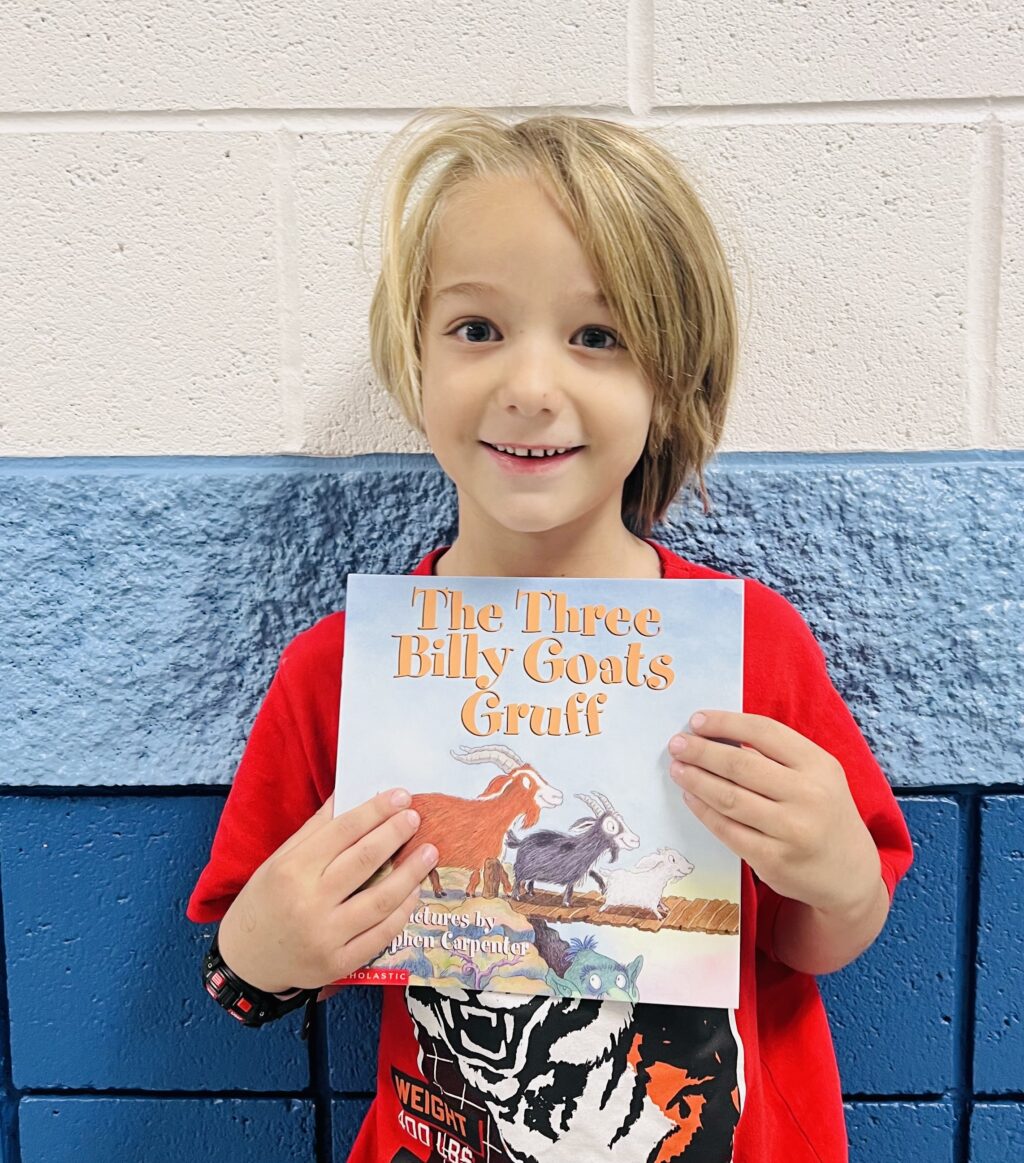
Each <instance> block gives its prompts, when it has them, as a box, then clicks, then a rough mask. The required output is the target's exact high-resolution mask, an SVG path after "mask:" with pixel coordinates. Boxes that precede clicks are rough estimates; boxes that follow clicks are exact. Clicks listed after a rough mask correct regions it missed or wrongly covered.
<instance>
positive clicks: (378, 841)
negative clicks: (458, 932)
mask: <svg viewBox="0 0 1024 1163" xmlns="http://www.w3.org/2000/svg"><path fill="white" fill-rule="evenodd" d="M409 802H410V800H409V795H408V793H407V792H400V790H399V789H396V790H392V791H386V792H381V793H380V794H379V795H376V796H374V797H373V799H371V800H367V801H366V803H364V804H360V805H359V806H358V807H355V808H352V809H351V811H348V812H342V814H341V815H339V816H338V817H337V818H335V817H334V816H333V815H332V813H333V811H334V796H333V795H332V796H330V797H329V799H328V800H327V802H326V803H325V804H324V805H323V807H321V808H320V810H319V811H318V812H317V813H316V814H315V815H314V816H312V817H311V818H310V819H309V820H307V821H306V823H305V824H303V825H302V827H301V828H300V829H299V830H298V831H297V832H296V833H295V834H294V835H293V836H290V837H289V838H288V839H287V840H286V841H285V842H284V843H283V844H282V845H281V847H280V848H278V849H277V851H276V852H274V853H272V854H271V855H270V856H268V857H267V859H266V860H265V861H264V862H263V863H262V864H261V865H260V866H259V868H257V869H256V871H255V872H254V873H253V874H252V876H251V877H250V878H249V881H248V883H247V884H246V885H245V887H244V888H243V889H242V891H241V892H240V893H239V894H238V896H237V897H235V899H234V901H233V902H232V903H231V907H230V908H229V909H228V911H227V912H226V913H225V914H224V917H223V919H222V920H221V923H220V929H219V930H218V939H217V943H218V945H219V947H220V953H221V956H222V957H223V958H224V961H225V963H226V964H227V966H228V968H229V969H231V970H232V971H233V972H235V973H237V974H238V976H239V977H241V978H242V979H243V980H244V981H247V982H248V983H249V984H250V985H254V986H256V988H257V989H262V990H266V991H267V992H268V993H284V992H285V991H286V990H289V989H293V988H294V989H298V988H302V989H315V988H318V987H320V986H323V985H325V984H329V983H330V982H333V981H335V980H337V979H338V978H341V977H345V976H347V975H348V974H349V973H351V972H352V971H353V970H354V969H358V968H359V967H360V966H362V965H365V964H366V963H367V962H368V961H371V960H373V958H374V957H376V956H377V955H378V954H379V953H380V952H381V950H383V949H384V948H386V947H387V946H388V945H389V944H390V942H391V940H392V938H393V937H395V936H396V935H397V934H398V933H400V932H401V931H402V929H403V928H404V927H405V925H406V924H407V923H408V920H409V917H410V916H411V914H412V911H413V909H414V908H415V906H416V904H417V902H418V901H419V896H420V882H421V881H422V880H423V879H424V877H425V876H426V875H427V873H428V872H429V871H430V869H431V868H433V867H434V864H435V863H436V861H437V849H436V848H434V846H433V845H423V846H422V847H420V848H417V849H415V850H414V851H412V852H410V853H409V855H408V856H407V857H406V858H405V859H404V860H403V861H402V862H401V864H398V865H396V866H395V867H394V868H393V869H392V870H391V871H390V872H389V873H388V874H387V876H385V877H382V878H381V880H380V881H379V883H377V884H374V885H373V886H372V887H370V888H362V887H361V886H362V885H364V884H365V882H366V881H367V880H369V879H370V877H371V876H372V875H373V874H374V873H375V872H376V871H377V870H378V869H379V868H380V867H381V865H383V864H384V863H385V862H386V861H387V860H388V859H389V858H390V857H391V856H393V855H394V853H395V852H397V851H398V849H399V848H401V847H402V845H403V844H405V843H407V842H408V841H409V839H410V838H411V837H412V836H413V835H414V834H415V832H416V829H417V828H418V827H419V816H418V815H417V814H416V813H415V812H414V811H411V810H410V809H409V808H408V804H409Z"/></svg>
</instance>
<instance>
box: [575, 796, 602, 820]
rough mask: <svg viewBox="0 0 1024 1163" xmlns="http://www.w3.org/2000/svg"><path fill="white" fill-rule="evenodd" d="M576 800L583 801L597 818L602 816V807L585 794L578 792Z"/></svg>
mask: <svg viewBox="0 0 1024 1163" xmlns="http://www.w3.org/2000/svg"><path fill="white" fill-rule="evenodd" d="M576 798H577V799H578V800H582V801H583V802H584V803H585V804H586V805H587V807H588V808H590V810H591V811H592V812H593V813H594V815H595V816H599V815H600V814H601V809H600V807H599V806H598V805H597V804H596V803H595V802H594V801H593V800H592V799H591V798H590V796H588V795H584V794H583V792H581V791H578V792H576Z"/></svg>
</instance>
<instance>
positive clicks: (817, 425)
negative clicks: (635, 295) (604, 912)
mask: <svg viewBox="0 0 1024 1163" xmlns="http://www.w3.org/2000/svg"><path fill="white" fill-rule="evenodd" d="M1018 17H1019V14H1018V13H1016V12H1015V8H1014V5H1013V4H1011V3H1009V0H1007V2H1005V3H996V4H989V5H985V6H979V5H975V4H968V3H962V4H953V5H944V6H939V5H924V4H921V5H909V6H908V5H905V4H904V5H896V4H894V3H891V4H888V5H886V4H871V3H866V2H864V0H851V2H850V3H848V4H846V5H843V6H841V7H839V6H834V5H813V6H807V5H804V4H797V3H778V4H770V5H762V6H757V5H755V6H751V5H749V4H741V3H739V2H738V0H724V2H722V3H720V4H717V5H712V6H707V5H695V4H684V3H681V2H679V0H663V2H659V3H657V4H652V3H651V2H650V0H646V2H642V0H631V2H630V3H627V4H623V3H611V2H607V0H590V3H588V4H583V3H581V2H579V0H566V2H563V3H559V4H540V3H537V2H536V0H535V2H533V3H522V2H516V0H512V2H509V3H505V4H502V5H496V6H493V7H490V8H485V9H479V10H474V11H470V10H469V9H467V8H466V7H465V6H464V5H457V4H453V3H450V2H448V0H438V2H437V3H435V4H433V5H432V6H430V7H425V6H423V5H420V4H412V3H391V4H385V5H383V6H382V5H380V4H373V5H371V4H368V3H365V2H361V0H352V2H348V3H345V4H329V3H319V4H317V3H312V4H304V5H286V4H284V3H281V2H280V0H255V2H253V3H249V4H247V5H245V6H241V7H235V6H225V5H211V4H207V3H202V2H200V0H182V2H180V3H178V4H176V5H167V6H153V5H143V4H139V3H136V2H135V0H126V2H124V3H120V4H117V5H114V4H104V5H97V4H87V3H86V2H85V0H68V2H67V3H63V4H59V5H56V4H45V3H43V4H34V5H27V4H25V5H7V6H6V7H4V8H2V9H0V47H2V49H3V58H4V67H3V69H2V70H0V110H2V113H0V130H2V133H0V193H2V197H3V205H4V206H5V207H6V210H7V212H6V214H5V215H4V224H3V227H2V230H3V245H2V256H0V291H2V302H3V326H2V327H0V383H2V394H0V499H2V503H0V525H2V530H3V531H2V545H3V552H2V554H0V599H2V603H3V604H2V608H3V617H2V619H0V645H2V650H0V743H2V746H0V754H2V756H3V762H2V763H0V781H2V791H0V839H2V850H0V856H2V859H0V890H2V891H0V905H2V911H3V929H2V934H3V936H2V939H3V950H2V952H3V956H2V958H0V968H2V973H3V984H4V986H5V988H4V989H3V990H2V991H0V1142H2V1147H0V1157H2V1160H3V1163H65V1161H70V1160H74V1161H75V1163H93V1161H96V1163H98V1161H100V1160H106V1159H109V1158H112V1157H115V1156H116V1157H118V1158H122V1159H132V1160H145V1161H146V1163H164V1161H165V1160H167V1161H170V1160H174V1161H175V1163H177V1161H178V1160H179V1159H180V1158H181V1157H182V1156H183V1155H184V1156H187V1157H189V1158H192V1157H194V1158H203V1157H209V1158H217V1159H220V1160H224V1161H225V1163H231V1161H234V1160H238V1161H241V1160H245V1161H246V1163H280V1161H283V1160H289V1161H291V1160H298V1159H310V1160H312V1159H314V1158H316V1159H317V1160H319V1161H321V1163H326V1161H327V1160H336V1161H338V1163H341V1161H342V1160H344V1159H345V1157H346V1154H347V1145H348V1144H349V1143H350V1142H351V1138H352V1136H353V1134H354V1131H355V1128H356V1126H357V1125H358V1120H359V1118H360V1116H361V1114H362V1112H363V1110H364V1109H365V1106H366V1103H367V1101H368V1096H369V1092H370V1090H371V1088H372V1085H373V1066H374V1063H373V1052H372V1047H373V1029H374V1023H375V1021H376V1013H375V1003H376V1001H377V997H376V995H375V994H374V993H373V992H372V991H369V990H367V991H359V990H352V991H346V992H344V993H343V994H341V995H339V996H338V997H337V998H335V999H332V1001H331V1002H330V1003H329V1004H328V1005H326V1006H324V1007H321V1013H320V1014H319V1019H318V1020H319V1025H318V1027H317V1028H316V1029H315V1030H314V1033H313V1037H312V1039H311V1041H310V1043H309V1044H308V1045H307V1044H306V1043H303V1042H301V1041H300V1040H299V1039H298V1036H297V1030H298V1024H299V1023H298V1020H297V1018H296V1020H295V1021H288V1020H285V1022H283V1023H281V1024H280V1025H278V1026H276V1027H268V1028H266V1029H264V1030H261V1031H258V1032H257V1031H248V1030H243V1029H241V1028H240V1027H238V1026H237V1025H236V1024H235V1023H233V1022H232V1021H231V1020H230V1019H229V1018H227V1017H226V1016H224V1015H222V1014H221V1013H220V1011H218V1010H217V1009H216V1007H215V1006H214V1005H213V1003H212V1002H210V1001H209V999H208V998H207V997H206V996H205V994H204V993H202V991H201V989H200V987H199V984H198V963H199V958H200V955H201V952H202V950H203V948H204V947H205V945H206V943H207V941H208V938H209V936H210V933H211V931H212V926H208V927H199V926H193V925H190V924H189V923H188V922H187V921H185V919H184V906H185V901H186V898H187V896H188V893H189V891H190V889H191V887H192V884H193V883H194V880H195V877H196V875H197V873H198V871H199V869H200V867H201V866H202V864H203V862H204V861H205V859H206V855H207V852H208V848H209V843H210V839H211V837H212V835H213V831H214V828H215V826H216V821H217V817H218V814H219V810H220V806H221V803H222V801H223V796H224V793H225V790H226V788H227V786H228V785H229V783H230V780H231V776H232V773H233V771H234V766H235V763H236V762H237V759H238V755H239V753H240V750H241V746H242V743H243V741H244V738H245V735H246V732H247V729H248V726H249V724H250V722H251V720H252V716H253V714H254V712H255V708H256V706H257V703H258V701H259V698H260V697H261V695H262V693H263V690H264V689H265V687H266V684H267V682H268V681H269V677H270V675H271V673H272V671H273V667H274V664H275V662H276V658H277V655H278V653H279V651H280V650H281V649H282V647H283V646H284V645H285V643H286V642H287V641H288V640H289V638H290V637H291V636H292V635H293V634H294V633H296V632H297V631H298V630H300V629H301V628H303V627H304V626H306V625H308V624H309V623H310V622H311V621H313V620H314V619H315V618H317V617H319V616H320V615H322V614H324V613H326V612H328V611H329V610H332V609H336V608H338V607H339V605H341V604H343V602H344V592H345V578H346V575H347V573H348V572H349V571H351V570H359V571H392V572H399V571H402V570H405V569H407V568H409V566H410V565H411V564H412V563H413V562H414V561H415V560H417V558H418V557H419V556H420V554H421V553H422V552H424V551H426V549H428V548H430V547H431V546H433V545H435V544H437V543H439V542H440V541H441V540H443V539H446V538H447V537H449V536H450V535H451V532H452V527H453V521H454V506H453V496H452V491H451V489H450V487H449V486H448V485H447V484H446V482H445V481H444V479H443V477H442V476H441V475H440V473H439V471H438V470H437V468H436V466H435V465H434V463H433V461H432V460H431V458H430V457H429V456H428V455H426V450H425V448H424V446H423V445H422V443H420V442H419V441H418V440H417V439H416V438H415V437H413V436H411V435H410V434H409V433H408V432H407V431H406V430H404V429H403V427H402V426H401V423H400V421H399V420H398V417H397V413H396V411H395V410H394V408H393V407H392V406H391V405H390V404H388V403H387V402H385V401H384V400H383V399H382V397H381V395H380V393H379V391H378V390H377V388H376V386H375V385H374V383H373V377H372V373H371V370H370V367H369V361H368V356H367V350H368V349H367V333H366V313H367V306H368V302H369V295H370V291H371V288H372V277H373V274H374V271H375V269H376V267H375V259H376V253H377V252H376V248H375V237H376V235H375V230H374V227H373V220H372V217H371V224H370V228H369V229H368V232H367V238H366V248H365V252H362V253H361V252H360V247H359V227H360V223H361V221H362V213H363V206H364V199H365V198H366V197H367V194H368V190H367V183H368V181H369V175H370V171H371V168H372V166H373V165H374V163H375V162H376V161H377V159H378V157H379V156H380V151H381V149H382V148H383V147H384V145H385V144H386V143H387V141H388V139H389V137H390V135H391V133H392V132H393V131H394V130H395V129H396V128H398V127H399V126H401V125H403V124H404V123H405V121H406V120H407V118H408V116H409V115H411V113H412V112H413V111H415V110H416V109H418V108H421V107H424V106H433V105H438V104H455V103H458V104H468V105H479V106H484V107H489V108H495V109H497V110H499V111H501V112H504V113H513V114H527V113H530V112H533V111H538V110H546V109H551V108H566V109H570V110H573V111H582V112H594V113H596V114H597V115H600V116H610V117H613V118H618V119H622V120H628V121H631V122H635V123H638V124H641V125H644V126H649V127H652V128H654V129H656V132H657V133H658V134H659V135H660V137H661V140H663V141H664V142H665V143H666V144H668V145H669V146H670V147H671V148H672V149H673V150H674V151H675V152H676V153H677V154H678V156H679V157H680V159H681V160H682V161H683V163H684V165H685V166H686V168H687V170H688V172H689V173H690V174H691V175H692V177H693V180H694V182H695V184H696V185H697V187H698V189H699V191H700V192H701V194H702V195H703V196H704V197H705V199H706V201H707V203H708V205H709V207H710V209H711V211H712V213H713V214H714V216H715V219H716V221H717V222H718V224H719V227H720V230H721V233H722V236H723V239H724V241H725V243H726V246H727V249H728V250H729V253H730V257H731V259H732V261H733V265H734V269H735V271H736V273H737V282H738V285H739V294H740V299H741V308H742V311H743V317H744V350H743V360H742V366H741V372H740V381H739V385H738V399H737V404H736V407H735V412H734V414H733V416H732V420H731V424H730V428H729V432H728V437H727V441H726V446H725V449H724V451H723V454H722V456H721V457H720V458H719V459H718V461H717V463H716V466H715V468H714V471H713V473H712V477H711V488H712V495H713V498H714V500H715V505H716V508H715V512H714V513H713V514H712V515H711V516H710V517H704V516H703V515H702V514H701V513H699V512H698V511H697V510H696V509H695V508H694V507H693V506H692V505H686V504H680V505H679V506H677V507H676V508H675V509H674V510H673V512H672V514H671V515H670V518H669V520H668V521H667V522H666V524H665V525H664V526H663V527H662V528H661V529H660V530H659V531H658V532H659V535H660V536H661V537H662V538H663V539H664V540H665V541H666V542H667V543H668V544H669V545H671V546H672V547H673V548H674V549H676V550H677V551H679V552H681V553H683V554H684V555H687V556H690V557H692V558H694V559H696V560H700V561H704V562H706V563H708V564H710V565H713V566H716V567H718V568H722V569H726V570H729V571H731V572H734V573H738V574H741V575H750V576H755V577H759V578H761V579H762V580H764V581H766V582H767V583H769V584H771V585H774V586H776V587H777V588H779V589H780V590H782V592H784V593H785V594H786V595H787V596H788V597H789V598H790V599H791V600H792V601H793V602H795V604H796V605H797V606H798V607H799V608H800V609H801V610H802V611H803V613H804V614H805V616H806V617H807V618H808V619H809V621H810V622H811V624H812V626H813V628H814V629H815V631H816V632H817V633H818V635H819V638H820V639H821V641H822V642H823V644H824V646H825V649H826V653H827V655H828V658H829V663H830V668H831V671H832V674H833V677H834V679H835V681H836V683H837V685H839V687H840V689H842V690H843V692H844V693H845V695H846V696H847V699H848V701H849V703H850V705H851V708H852V709H853V712H854V714H855V715H856V717H857V719H858V721H859V722H860V724H861V726H862V728H863V729H864V731H865V733H866V734H867V736H868V738H869V740H870V741H871V743H872V745H873V746H874V748H875V750H876V753H877V754H878V756H879V758H880V760H881V762H882V763H883V766H884V767H885V768H886V770H887V772H888V773H889V775H890V778H891V780H892V782H893V784H894V786H895V787H896V788H897V790H898V794H899V796H900V799H901V802H902V805H903V807H904V809H905V812H906V816H907V819H908V822H909V824H910V827H911V831H912V833H913V835H914V840H915V844H916V849H917V860H916V864H915V867H914V869H913V870H912V872H911V873H910V875H909V876H908V878H907V880H906V881H905V882H904V884H903V885H902V886H901V888H900V890H899V892H898V895H897V900H896V905H895V908H894V910H893V914H892V917H891V920H890V923H889V926H888V929H887V931H886V933H885V935H884V937H883V938H882V939H881V940H880V941H879V942H878V943H877V944H876V945H875V946H874V947H873V948H872V950H871V951H870V952H869V953H868V954H867V955H865V956H864V957H863V958H862V959H861V960H860V961H858V962H856V963H855V964H854V965H853V966H851V967H849V968H848V969H846V970H844V971H842V972H841V973H838V974H836V975H833V976H832V977H830V978H828V979H825V980H823V983H822V985H823V990H824V992H825V995H826V1000H827V1004H828V1006H829V1010H830V1013H831V1016H832V1021H833V1026H834V1030H835V1036H836V1044H837V1053H838V1055H839V1060H840V1067H841V1072H842V1077H843V1081H844V1088H845V1092H846V1094H847V1097H848V1121H849V1127H850V1137H851V1144H852V1150H851V1157H852V1159H853V1161H854V1163H880V1161H882V1160H889V1159H893V1158H898V1159H901V1160H906V1161H908V1163H962V1161H965V1160H968V1159H969V1160H973V1161H974V1163H1007V1161H1009V1160H1011V1159H1015V1158H1024V1003H1022V998H1024V969H1022V965H1024V906H1022V904H1021V901H1022V900H1024V861H1022V856H1021V847H1022V840H1021V836H1022V835H1024V794H1022V786H1024V758H1022V756H1024V747H1022V738H1021V723H1022V720H1021V712H1020V692H1021V689H1022V683H1021V677H1022V675H1021V670H1022V662H1021V659H1022V642H1024V605H1022V602H1021V597H1020V591H1021V583H1022V576H1021V575H1022V568H1021V547H1022V545H1024V519H1022V516H1021V513H1022V509H1024V505H1022V500H1024V497H1022V494H1024V488H1022V481H1024V452H1022V446H1024V391H1022V389H1024V354H1022V352H1024V342H1022V341H1024V323H1022V319H1024V126H1022V120H1024V115H1022V105H1021V94H1022V91H1024V63H1022V62H1024V25H1022V23H1021V21H1020V19H1019V18H1018ZM826 1163H831V1161H826Z"/></svg>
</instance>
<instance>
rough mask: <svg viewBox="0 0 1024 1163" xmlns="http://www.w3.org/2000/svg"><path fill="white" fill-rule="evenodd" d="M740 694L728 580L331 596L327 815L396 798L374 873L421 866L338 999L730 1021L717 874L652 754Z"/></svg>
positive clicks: (425, 587) (533, 582) (728, 928)
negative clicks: (398, 820)
mask: <svg viewBox="0 0 1024 1163" xmlns="http://www.w3.org/2000/svg"><path fill="white" fill-rule="evenodd" d="M742 676H743V583H742V582H740V581H738V580H731V579H722V580H717V579H716V580H696V579H694V580H678V581H676V580H673V581H671V582H665V581H657V580H646V579H643V580H641V579H601V578H550V577H547V578H508V577H458V578H457V577H432V576H430V577H425V576H422V575H401V576H391V575H366V574H351V575H350V576H349V579H348V595H347V601H346V618H345V651H344V663H343V669H342V685H341V707H340V729H339V738H338V767H337V786H336V791H335V799H334V811H335V814H339V813H341V812H343V811H346V810H348V809H350V808H352V807H355V806H356V805H357V804H359V803H362V802H364V801H365V800H367V799H368V798H370V796H372V795H373V794H374V793H376V792H378V791H382V790H385V789H387V788H390V787H405V788H407V789H408V790H409V792H410V793H411V794H412V797H413V802H412V806H413V807H414V808H415V809H416V810H417V811H418V812H419V814H420V817H421V824H420V827H419V830H418V832H417V834H416V836H415V837H414V838H413V839H412V840H411V841H410V842H409V844H407V845H406V846H405V847H404V848H403V849H401V850H400V851H399V852H398V853H396V855H395V858H394V859H395V860H396V861H399V860H401V859H402V857H403V855H404V854H405V853H406V852H407V851H411V850H412V849H413V848H415V847H419V845H420V844H422V843H425V842H428V841H429V842H430V843H433V844H435V845H436V846H437V848H438V853H439V856H438V862H437V866H436V868H435V869H434V870H432V871H431V872H430V874H429V876H428V877H427V878H426V879H425V880H424V882H423V884H422V886H421V896H420V903H419V905H418V907H417V908H416V909H415V911H414V912H413V914H412V916H411V918H410V921H409V923H408V924H407V925H406V927H405V929H404V930H403V931H402V932H401V933H399V934H398V935H397V936H396V937H395V939H394V940H393V941H392V942H391V944H390V946H389V947H388V948H387V949H385V950H384V951H383V952H382V953H381V955H380V956H378V957H377V958H375V959H374V960H373V961H372V962H370V964H369V965H367V966H365V967H364V968H362V969H360V970H357V971H356V972H355V973H353V974H352V975H351V976H350V977H347V978H345V979H344V980H345V981H346V982H365V983H375V984H382V985H384V984H387V985H406V984H408V985H430V986H433V987H434V988H437V989H442V990H443V989H444V988H446V987H458V988H461V989H471V990H489V991H505V992H512V993H541V994H548V995H558V996H564V997H586V998H602V999H618V1000H623V1001H625V1000H629V1001H634V1002H636V1001H645V1002H662V1003H668V1004H675V1005H692V1006H713V1007H719V1008H735V1007H736V1006H737V1004H738V998H739V919H740V916H739V914H740V862H739V858H738V857H736V856H735V855H734V854H733V853H732V852H731V851H730V850H729V849H728V848H727V847H726V846H725V845H724V844H723V843H721V841H719V840H718V839H717V838H716V837H715V836H714V835H712V833H711V832H710V831H709V830H708V829H707V828H706V827H705V826H704V825H703V824H702V823H701V822H700V821H699V820H698V819H697V817H696V816H695V815H693V813H692V812H691V811H690V809H689V808H688V807H687V806H686V804H685V803H684V801H683V798H682V794H681V791H680V789H679V787H678V785H677V784H675V783H674V782H673V780H672V779H671V778H670V777H669V763H670V758H669V754H668V742H669V739H670V738H671V736H672V735H674V734H675V733H677V732H678V731H680V730H685V729H686V724H687V722H688V720H689V717H690V715H691V714H693V713H694V712H695V711H697V710H699V709H701V708H714V709H721V710H734V711H739V710H742V693H743V684H742ZM391 867H392V862H390V861H389V863H388V864H387V865H386V866H385V868H384V869H382V871H381V873H379V874H378V875H385V874H386V873H387V871H388V869H389V868H391Z"/></svg>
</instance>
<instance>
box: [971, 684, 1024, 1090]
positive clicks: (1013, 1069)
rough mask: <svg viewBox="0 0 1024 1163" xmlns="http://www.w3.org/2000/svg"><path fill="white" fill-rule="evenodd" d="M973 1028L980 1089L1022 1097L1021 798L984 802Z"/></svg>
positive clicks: (1023, 823)
mask: <svg viewBox="0 0 1024 1163" xmlns="http://www.w3.org/2000/svg"><path fill="white" fill-rule="evenodd" d="M1018 693H1019V692H1018ZM974 1022H975V1026H974V1086H975V1090H976V1091H977V1092H978V1093H981V1094H1005V1093H1007V1092H1016V1093H1018V1094H1019V1093H1020V1092H1021V1091H1024V795H1012V796H991V797H987V798H986V799H984V800H982V810H981V899H980V904H979V912H978V977H977V994H976V1007H975V1015H974Z"/></svg>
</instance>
